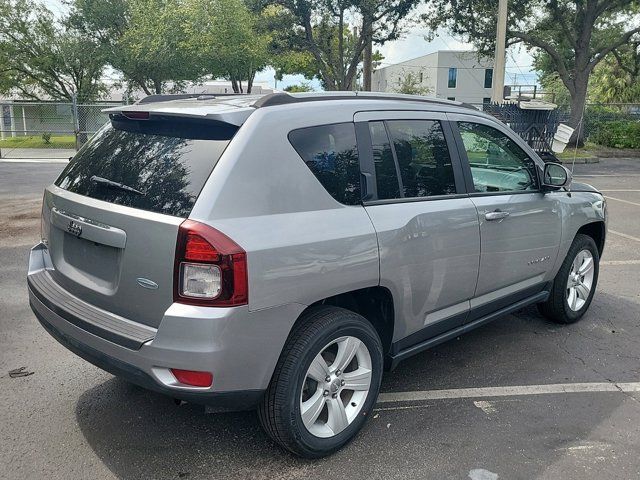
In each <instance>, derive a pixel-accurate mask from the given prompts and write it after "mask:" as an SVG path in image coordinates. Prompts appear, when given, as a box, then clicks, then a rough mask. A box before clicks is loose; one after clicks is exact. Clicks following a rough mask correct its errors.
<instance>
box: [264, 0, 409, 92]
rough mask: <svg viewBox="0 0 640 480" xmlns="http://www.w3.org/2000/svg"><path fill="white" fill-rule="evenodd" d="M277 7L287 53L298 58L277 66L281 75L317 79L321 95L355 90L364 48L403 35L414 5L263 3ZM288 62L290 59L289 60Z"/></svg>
mask: <svg viewBox="0 0 640 480" xmlns="http://www.w3.org/2000/svg"><path fill="white" fill-rule="evenodd" d="M267 1H269V2H270V3H271V4H272V5H277V6H280V7H281V8H282V9H284V10H285V12H286V14H287V15H288V16H289V18H290V20H291V23H292V26H293V28H292V29H291V30H290V32H289V33H288V34H287V35H286V37H285V39H286V42H285V43H286V44H287V46H288V48H289V50H291V51H293V52H298V53H300V54H301V55H300V56H298V57H294V58H293V60H294V61H285V62H282V63H280V64H278V70H279V71H280V72H281V73H301V74H303V75H305V76H306V77H307V78H309V79H311V78H314V77H315V78H318V79H319V80H320V82H321V83H322V86H323V87H324V88H325V89H326V90H352V89H355V88H356V78H357V75H358V65H359V64H360V62H361V58H362V53H363V51H364V48H365V46H366V45H367V44H368V43H369V41H372V42H373V43H374V44H376V45H382V44H384V43H385V42H387V41H390V40H395V39H397V38H399V37H400V35H401V33H402V22H403V20H404V19H405V18H406V17H407V16H408V15H409V13H410V12H411V10H412V9H413V8H414V6H415V5H416V4H417V3H418V2H417V0H380V1H374V0H352V1H347V2H345V1H343V0H324V1H320V2H318V1H315V0H267ZM289 60H291V58H289Z"/></svg>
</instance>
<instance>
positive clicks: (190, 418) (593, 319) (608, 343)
mask: <svg viewBox="0 0 640 480" xmlns="http://www.w3.org/2000/svg"><path fill="white" fill-rule="evenodd" d="M630 305H633V308H634V309H635V310H637V304H631V303H630V302H627V301H625V300H621V299H620V298H618V297H614V296H611V295H608V294H604V293H600V294H599V296H598V301H597V302H594V305H593V307H594V308H592V310H591V311H590V312H589V314H588V316H587V317H585V319H584V320H583V322H580V323H578V324H576V325H572V326H568V327H562V326H557V325H554V324H551V323H549V322H547V321H545V320H543V319H542V318H540V316H539V315H538V314H537V312H536V310H535V308H529V309H525V310H522V311H520V312H517V313H516V314H515V315H510V316H508V317H505V318H504V319H500V320H498V321H496V322H494V323H493V324H490V325H487V326H485V327H483V328H481V329H478V330H476V331H475V332H473V333H470V334H468V335H466V336H464V337H461V338H460V339H458V340H456V341H451V342H448V343H446V344H443V345H441V346H439V347H436V348H434V349H432V350H430V351H428V352H425V353H422V354H420V355H418V356H416V357H414V358H412V359H411V360H408V361H407V362H405V363H403V364H401V365H400V367H399V368H398V369H397V370H396V371H394V372H393V373H391V374H387V375H385V380H384V384H383V389H384V390H387V391H388V390H394V391H406V390H418V389H419V390H428V389H437V388H462V387H475V386H497V385H524V384H536V383H560V382H573V381H598V382H602V381H603V378H604V377H606V376H607V375H610V376H611V378H614V379H615V381H625V380H626V381H629V379H630V378H631V377H635V376H636V375H637V373H638V370H637V365H638V363H637V356H636V360H635V361H633V355H629V358H628V359H625V358H624V357H623V358H622V359H621V357H620V354H621V353H624V352H623V350H625V349H631V350H630V353H632V352H635V347H634V345H637V342H638V333H637V322H638V318H637V317H635V318H630V317H629V316H628V315H625V312H629V311H630V310H629V308H630ZM635 310H631V311H635ZM603 314H606V315H607V317H608V319H607V320H606V321H604V320H603V319H602V315H603ZM612 319H613V320H612ZM634 326H636V329H635V330H634V331H633V332H632V331H631V329H632V328H633V327H634ZM616 330H617V331H618V332H619V333H620V332H622V333H623V334H624V333H626V334H625V335H624V336H625V339H624V341H622V342H621V341H620V338H621V337H620V338H615V335H616V333H615V332H616ZM612 332H614V333H612ZM613 346H617V347H618V348H617V349H616V348H614V350H617V351H614V352H612V355H614V356H615V358H616V359H617V360H616V361H617V362H618V363H620V365H619V366H617V367H612V368H613V371H607V372H600V373H598V372H596V373H594V368H595V367H597V366H598V365H600V364H601V363H606V360H607V359H606V358H604V359H603V352H604V351H605V350H606V349H610V348H612V347H613ZM589 352H595V357H594V358H593V359H592V358H591V357H590V353H589ZM604 355H605V356H606V354H604ZM596 357H597V358H596ZM632 362H633V365H631V363H632ZM598 368H599V367H598ZM610 370H611V369H610ZM616 371H617V372H618V373H620V374H621V375H622V376H621V377H616V375H617V374H618V373H616ZM625 375H626V376H627V377H629V378H623V377H625ZM623 400H624V397H623V396H622V395H620V397H619V398H618V397H616V398H611V399H609V400H608V403H607V404H606V405H601V406H599V407H598V408H599V410H597V411H595V412H593V413H589V415H590V416H586V415H587V409H586V407H585V409H581V410H583V411H584V413H585V416H584V417H583V416H581V417H580V418H579V419H577V420H579V427H578V426H573V425H572V424H571V425H570V426H567V427H566V428H567V429H569V428H570V429H571V435H569V436H567V435H566V434H565V432H563V431H561V430H559V431H557V432H555V430H557V429H558V428H560V429H562V425H558V423H557V422H558V421H562V420H558V419H557V418H556V419H553V418H550V419H549V421H550V422H551V423H550V424H549V426H548V427H545V425H544V422H541V421H540V420H539V419H538V420H536V422H533V423H537V425H534V424H533V423H532V424H531V425H530V424H529V422H527V421H526V420H523V419H522V417H521V416H520V414H518V415H519V416H520V418H519V420H518V421H517V422H516V424H512V423H511V422H512V420H509V419H505V420H504V421H505V422H506V423H505V424H504V426H502V427H501V428H502V429H503V430H502V432H501V433H500V437H499V438H500V439H502V441H504V442H506V443H507V444H506V445H504V447H505V450H504V452H506V451H507V450H512V448H511V447H512V446H518V447H519V448H520V449H521V450H522V451H527V449H529V448H530V449H532V450H533V451H532V452H531V454H532V455H533V456H535V457H536V462H533V463H531V464H530V465H528V466H527V470H528V471H527V472H526V473H527V475H531V474H533V473H535V472H538V473H539V472H541V471H544V469H545V468H546V467H547V466H549V465H551V464H552V463H553V462H554V460H556V459H557V457H558V456H559V455H561V453H559V452H560V450H558V449H557V448H556V447H558V445H562V444H563V443H564V442H568V441H569V440H571V441H574V440H575V439H576V438H583V437H584V438H587V437H588V436H589V434H590V432H591V431H592V430H595V429H596V428H597V427H598V425H599V424H600V423H601V422H603V421H605V419H606V418H607V416H608V415H609V414H610V413H612V412H613V411H614V410H616V409H617V408H618V406H619V405H620V404H621V403H622V402H623ZM582 401H583V400H578V402H582ZM564 402H568V400H566V399H565V400H564ZM469 404H471V406H470V407H469ZM562 405H563V404H560V406H559V407H557V408H558V410H559V412H560V413H561V412H562V411H563V409H565V408H567V407H568V405H567V404H565V405H564V406H562ZM431 407H432V408H429V409H422V411H423V413H420V414H416V416H414V417H411V418H408V417H406V415H405V414H404V413H401V412H395V414H397V416H396V417H394V418H395V420H394V421H395V422H396V424H398V423H404V424H405V425H404V428H405V431H402V430H400V431H393V432H390V431H389V427H388V426H387V427H386V428H385V426H384V424H383V423H381V422H379V421H378V422H377V423H376V422H374V421H370V422H368V425H367V426H365V429H364V431H363V433H362V434H361V435H359V436H358V437H357V438H356V440H355V441H354V442H353V443H352V444H351V445H349V446H348V447H347V448H345V449H343V450H342V451H340V452H338V453H337V454H335V455H333V456H332V457H329V458H327V459H324V460H321V461H319V462H313V461H307V460H302V459H299V458H296V457H294V456H293V455H291V454H289V453H288V452H286V451H284V450H282V449H281V448H279V447H278V446H276V445H275V444H274V443H272V442H271V441H270V440H269V439H268V437H267V436H266V435H265V434H264V433H263V431H262V430H261V428H260V426H259V423H258V419H257V416H256V414H255V413H254V412H239V413H223V414H205V412H204V408H203V407H202V406H199V405H194V404H183V405H180V406H177V405H175V403H174V401H173V400H172V399H171V398H168V397H165V396H163V395H160V394H156V393H153V392H149V391H147V390H144V389H142V388H140V387H137V386H135V385H132V384H129V383H127V382H126V381H123V380H120V379H117V378H113V379H110V380H108V381H106V382H104V383H102V384H100V385H96V386H95V387H93V388H91V389H89V390H87V391H85V392H84V393H83V394H82V395H81V396H80V398H79V399H78V401H77V404H76V418H77V421H78V425H79V427H80V429H81V431H82V433H83V435H84V436H85V438H86V440H87V442H88V443H89V445H90V446H91V448H92V449H93V450H94V452H95V453H96V455H97V456H98V457H99V458H100V460H101V461H102V462H103V463H104V464H105V465H106V466H107V467H108V468H109V469H110V470H111V471H112V472H113V473H114V474H115V475H116V476H117V477H119V478H122V479H129V478H202V477H212V478H239V479H240V478H243V479H244V478H251V479H254V478H265V479H266V478H269V479H272V478H302V477H305V478H316V477H318V478H320V477H322V478H324V476H323V475H319V471H318V466H321V467H322V468H321V470H324V471H325V473H326V472H327V471H329V472H330V471H335V474H336V475H341V473H340V472H342V474H345V470H344V462H345V461H348V462H353V464H351V465H350V467H349V468H350V469H354V472H359V474H358V475H355V476H353V478H367V476H366V475H370V474H372V473H373V475H374V476H376V475H377V474H378V473H379V474H381V475H382V473H383V472H382V471H379V470H375V469H374V470H372V472H369V473H365V472H367V470H369V469H373V468H374V465H375V464H378V462H381V464H382V466H381V467H380V468H382V469H384V470H386V469H389V471H388V472H387V473H388V475H386V476H388V477H389V478H391V477H394V472H395V474H397V473H398V471H397V470H395V467H394V466H393V462H394V461H397V460H398V458H400V457H398V455H399V452H400V451H403V453H402V455H403V456H406V457H407V458H410V457H411V456H412V455H415V456H417V457H416V458H423V460H422V462H424V461H425V460H424V459H426V457H428V456H430V455H433V456H434V457H437V456H441V455H443V454H445V455H447V456H448V457H449V459H450V462H451V463H450V464H449V465H448V468H456V467H457V466H458V465H457V464H458V463H459V464H460V465H459V467H461V470H462V471H464V467H463V464H464V463H465V462H466V461H468V460H469V459H466V458H465V455H464V452H463V451H459V448H458V447H456V446H455V442H457V440H456V439H458V438H461V439H463V440H464V441H463V442H462V446H464V445H466V447H464V448H474V447H472V445H473V443H474V442H476V441H477V442H478V443H482V442H485V441H486V438H485V435H486V433H487V432H486V429H487V428H491V426H489V427H487V425H484V424H483V423H482V421H483V419H482V418H483V417H476V415H484V414H483V413H482V412H480V411H479V410H478V409H477V408H474V407H473V404H472V403H471V402H468V401H466V403H463V402H462V401H460V400H457V401H451V402H440V403H434V404H433V405H432V406H431ZM467 408H468V410H464V409H467ZM547 408H548V407H546V406H545V409H547ZM454 409H457V410H459V411H458V413H456V415H454V416H452V414H451V412H452V411H456V410H454ZM463 412H466V413H463ZM402 415H405V416H402ZM389 418H391V417H389ZM478 418H480V419H478ZM559 418H560V419H562V417H559ZM499 421H502V420H499ZM384 422H386V420H384ZM554 422H556V423H554ZM493 425H494V428H495V426H496V425H497V423H496V421H495V420H494V421H493ZM568 425H569V424H568ZM531 428H533V429H534V430H535V431H536V432H537V435H538V436H536V435H535V434H534V435H533V436H532V433H531V431H530V429H531ZM387 432H389V433H387ZM428 432H442V436H443V437H445V436H446V437H447V438H446V441H445V439H444V438H433V437H432V436H431V434H429V433H428ZM549 432H552V433H549ZM553 432H555V433H553ZM423 434H424V437H422V438H420V436H421V435H423ZM385 435H386V436H385ZM549 435H556V437H554V439H553V441H552V442H551V443H553V448H550V450H549V451H544V454H542V452H536V451H535V450H536V449H539V448H547V447H546V446H540V445H539V443H540V439H541V438H543V437H544V442H546V444H549V442H550V439H549V438H548V437H549ZM411 437H414V438H411ZM415 437H417V440H418V441H417V443H414V441H415V440H416V438H415ZM443 441H444V442H445V443H444V444H443V443H442V442H443ZM500 441H501V440H498V442H500ZM536 442H537V443H536ZM534 444H535V445H534ZM546 444H545V445H546ZM470 445H471V447H470ZM391 447H393V448H391ZM443 448H444V449H445V450H446V449H447V448H448V450H449V452H448V453H446V452H444V451H443V450H442V449H443ZM494 448H497V449H499V448H500V445H499V444H496V445H494ZM454 451H455V452H458V453H459V454H460V458H459V459H458V458H456V455H458V454H456V455H454V456H453V457H451V455H453V454H454ZM504 452H502V453H501V454H500V455H507V453H504ZM469 453H470V452H469ZM495 453H496V451H495V450H494V451H493V454H495ZM485 454H486V455H487V456H488V461H491V458H492V457H491V452H485V453H483V455H485ZM538 455H540V456H538ZM385 459H386V460H385ZM385 461H388V462H390V463H387V464H385V463H384V462H385ZM405 461H406V460H405ZM422 462H421V463H422ZM445 467H447V466H443V468H445ZM423 468H426V466H425V465H424V464H423ZM513 468H514V469H516V470H514V471H512V472H510V474H511V475H512V478H513V477H516V476H519V475H518V470H517V467H516V466H514V467H513ZM531 469H533V471H532V470H531ZM445 470H446V468H445ZM467 471H468V470H467ZM424 473H425V475H427V476H428V474H429V469H428V468H426V470H424ZM431 473H434V472H431ZM459 473H462V472H460V471H459ZM502 473H505V472H502ZM519 473H522V472H519ZM394 478H402V477H397V476H395V477H394ZM421 478H427V477H426V476H424V477H421ZM442 478H444V477H442ZM505 478H508V476H507V477H505ZM528 478H530V477H528Z"/></svg>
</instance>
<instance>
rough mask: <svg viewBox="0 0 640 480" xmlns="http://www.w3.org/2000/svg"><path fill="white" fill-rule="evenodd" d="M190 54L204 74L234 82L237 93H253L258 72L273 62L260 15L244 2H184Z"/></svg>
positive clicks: (187, 47)
mask: <svg viewBox="0 0 640 480" xmlns="http://www.w3.org/2000/svg"><path fill="white" fill-rule="evenodd" d="M182 5H183V11H184V30H185V41H184V43H183V46H184V48H185V51H186V53H187V55H189V56H190V57H191V58H194V59H195V61H196V63H197V65H198V67H199V68H200V70H201V72H202V74H204V75H207V76H210V77H213V78H216V77H224V78H227V79H229V80H231V84H232V86H233V89H234V92H236V93H242V92H244V87H243V86H242V82H243V81H246V91H247V92H251V86H252V84H253V79H254V77H255V74H256V72H257V71H259V70H262V69H263V68H264V67H265V66H266V65H267V64H268V63H269V56H268V45H269V41H270V36H269V33H268V32H259V31H258V28H257V24H258V22H259V15H256V14H254V13H252V12H251V11H250V10H249V9H248V8H247V6H246V5H245V3H243V1H242V0H187V1H185V2H183V4H182Z"/></svg>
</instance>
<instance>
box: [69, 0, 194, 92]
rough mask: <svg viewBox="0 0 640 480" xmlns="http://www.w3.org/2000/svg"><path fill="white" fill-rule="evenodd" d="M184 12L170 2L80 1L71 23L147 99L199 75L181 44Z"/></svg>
mask: <svg viewBox="0 0 640 480" xmlns="http://www.w3.org/2000/svg"><path fill="white" fill-rule="evenodd" d="M182 13H183V12H182V10H181V9H178V8H176V4H175V2H172V1H170V0H75V1H73V3H71V15H70V20H69V21H70V23H71V24H72V25H74V26H75V27H76V28H78V29H81V30H82V31H83V32H85V34H86V35H87V36H91V37H92V38H93V39H94V40H95V41H97V42H98V43H99V44H100V45H101V46H102V47H103V49H104V51H105V54H106V57H107V60H108V62H109V64H110V65H111V66H112V67H113V68H115V69H116V70H119V71H120V72H122V74H123V76H124V79H125V81H127V82H129V83H132V84H133V85H135V86H136V87H137V88H140V89H142V90H143V91H144V92H145V93H146V94H147V95H149V94H151V93H162V92H163V91H165V90H166V84H167V82H168V81H172V82H178V87H179V83H180V81H184V80H191V79H195V78H196V77H197V71H196V66H195V65H194V63H193V62H192V61H191V58H190V57H189V56H187V55H186V54H185V51H184V49H183V48H181V47H182V45H183V44H184V42H185V33H184V29H183V28H182V24H183V23H184V19H183V18H182Z"/></svg>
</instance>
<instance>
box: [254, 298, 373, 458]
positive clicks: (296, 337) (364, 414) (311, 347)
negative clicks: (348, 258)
mask: <svg viewBox="0 0 640 480" xmlns="http://www.w3.org/2000/svg"><path fill="white" fill-rule="evenodd" d="M382 367H383V356H382V344H381V342H380V338H379V336H378V334H377V332H376V330H375V329H374V328H373V326H372V325H371V324H370V323H369V322H368V321H367V320H366V319H365V318H363V317H362V316H360V315H358V314H356V313H354V312H351V311H349V310H345V309H342V308H338V307H332V306H319V307H313V308H311V309H309V310H308V311H307V312H306V313H305V314H303V317H302V318H300V320H299V322H298V324H297V326H296V327H295V328H294V330H293V331H292V332H291V334H290V335H289V338H288V339H287V342H286V344H285V346H284V348H283V351H282V354H281V355H280V359H279V361H278V364H277V366H276V369H275V371H274V374H273V378H272V379H271V383H270V384H269V388H268V389H267V392H266V394H265V397H264V400H263V402H262V404H261V405H260V407H259V409H258V417H259V419H260V423H261V424H262V426H263V428H264V430H265V431H266V432H267V434H268V435H269V436H270V437H271V438H272V439H273V440H274V441H275V442H276V443H278V444H279V445H281V446H283V447H284V448H286V449H288V450H290V451H291V452H293V453H295V454H296V455H300V456H302V457H306V458H319V457H323V456H326V455H329V454H331V453H333V452H335V451H336V450H338V449H340V448H341V447H342V446H344V445H345V444H346V443H348V442H349V441H350V440H351V439H353V437H354V436H355V435H356V434H357V433H358V431H359V430H360V429H361V428H362V426H363V425H364V423H365V421H366V419H367V418H368V417H369V415H370V414H371V411H372V409H373V406H374V405H375V403H376V400H377V397H378V391H379V389H380V381H381V379H382Z"/></svg>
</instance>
